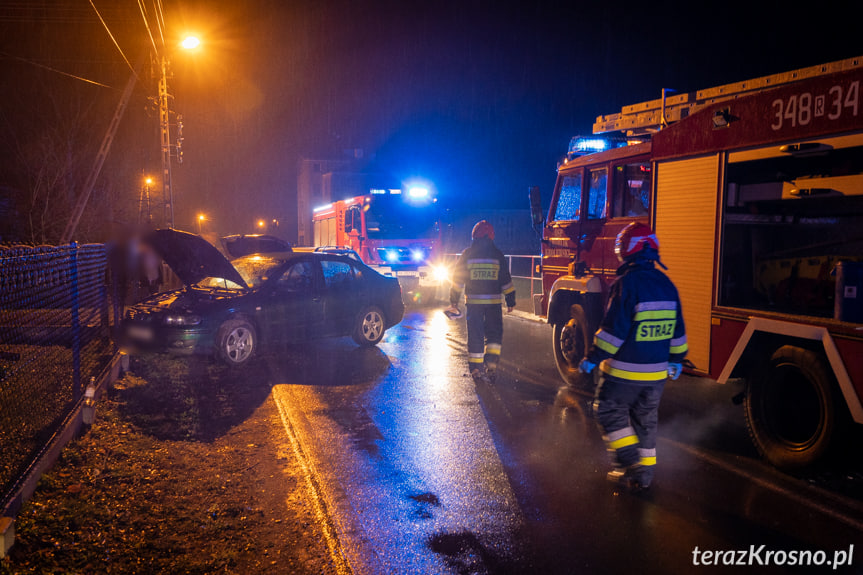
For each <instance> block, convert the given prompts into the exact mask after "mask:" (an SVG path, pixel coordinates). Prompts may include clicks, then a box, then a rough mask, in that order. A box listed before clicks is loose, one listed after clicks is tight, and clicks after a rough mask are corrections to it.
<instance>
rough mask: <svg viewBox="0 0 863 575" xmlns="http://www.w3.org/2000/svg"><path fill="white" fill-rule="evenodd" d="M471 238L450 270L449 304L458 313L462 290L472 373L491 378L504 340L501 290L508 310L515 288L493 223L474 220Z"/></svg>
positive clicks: (478, 378) (508, 310) (509, 310)
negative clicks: (495, 241)
mask: <svg viewBox="0 0 863 575" xmlns="http://www.w3.org/2000/svg"><path fill="white" fill-rule="evenodd" d="M471 238H472V239H473V242H472V243H471V245H470V247H469V248H467V249H466V250H465V251H464V253H462V255H461V257H459V259H458V262H456V265H455V270H454V272H453V283H452V289H450V296H449V299H450V303H451V305H450V307H449V309H448V310H446V311H447V312H449V313H451V314H454V315H458V314H459V311H458V302H459V300H460V299H461V294H462V291H464V294H465V301H466V304H467V351H468V364H469V365H468V367H469V369H470V374H471V377H473V378H474V380H480V379H483V378H484V377H486V376H488V377H489V379H493V378H494V375H495V372H496V370H497V367H498V363H499V361H500V346H501V342H502V341H503V314H502V312H501V303H502V302H501V299H502V298H501V294H503V296H504V299H505V301H506V309H507V312H511V311H512V309H513V308H514V307H515V288H514V287H513V285H512V278H511V277H510V273H509V267H508V266H507V263H506V258H505V257H504V255H503V253H502V252H501V251H500V250H499V249H497V246H495V245H494V227H492V225H491V224H490V223H488V222H487V221H485V220H482V221H480V222H477V224H476V225H475V226H474V227H473V231H472V232H471Z"/></svg>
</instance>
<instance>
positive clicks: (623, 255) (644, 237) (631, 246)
mask: <svg viewBox="0 0 863 575" xmlns="http://www.w3.org/2000/svg"><path fill="white" fill-rule="evenodd" d="M645 248H653V249H654V250H656V252H657V253H659V240H658V239H656V234H655V233H653V230H652V229H650V226H646V225H644V224H639V223H638V222H632V223H631V224H629V225H628V226H626V227H625V228H623V230H621V232H620V233H619V234H617V239H616V240H615V242H614V253H616V254H617V259H619V260H620V261H624V260H625V259H627V258H629V257H632V256H634V255H635V254H637V253H639V252H640V251H641V250H643V249H645Z"/></svg>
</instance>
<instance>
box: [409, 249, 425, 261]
mask: <svg viewBox="0 0 863 575" xmlns="http://www.w3.org/2000/svg"><path fill="white" fill-rule="evenodd" d="M425 258H426V255H425V252H423V251H422V250H413V251H412V252H411V259H412V260H413V261H415V262H421V261H423V260H424V259H425Z"/></svg>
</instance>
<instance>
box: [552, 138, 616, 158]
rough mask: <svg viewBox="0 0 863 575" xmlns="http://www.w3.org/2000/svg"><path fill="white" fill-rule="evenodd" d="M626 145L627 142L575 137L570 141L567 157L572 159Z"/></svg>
mask: <svg viewBox="0 0 863 575" xmlns="http://www.w3.org/2000/svg"><path fill="white" fill-rule="evenodd" d="M625 145H626V141H625V140H618V139H613V138H596V137H585V136H575V137H574V138H572V139H571V140H570V141H569V150H567V153H566V157H567V158H569V159H572V158H574V157H576V156H584V155H586V154H595V153H597V152H604V151H606V150H610V149H612V148H622V147H623V146H625Z"/></svg>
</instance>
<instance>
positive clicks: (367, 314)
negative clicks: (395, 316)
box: [351, 305, 386, 346]
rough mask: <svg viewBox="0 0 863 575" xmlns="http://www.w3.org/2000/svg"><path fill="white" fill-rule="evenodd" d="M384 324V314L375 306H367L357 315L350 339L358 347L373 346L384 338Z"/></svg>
mask: <svg viewBox="0 0 863 575" xmlns="http://www.w3.org/2000/svg"><path fill="white" fill-rule="evenodd" d="M385 329H386V322H385V321H384V312H383V311H381V308H379V307H377V306H373V305H371V306H368V307H365V308H363V310H362V311H361V312H360V313H359V314H357V319H356V323H355V324H354V331H353V332H352V333H351V337H352V338H354V341H355V342H357V344H358V345H362V346H373V345H377V343H378V342H379V341H380V340H381V338H382V337H384V331H385Z"/></svg>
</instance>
